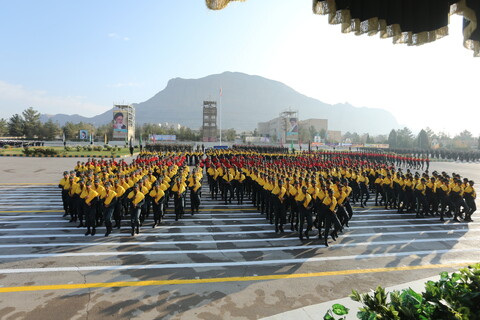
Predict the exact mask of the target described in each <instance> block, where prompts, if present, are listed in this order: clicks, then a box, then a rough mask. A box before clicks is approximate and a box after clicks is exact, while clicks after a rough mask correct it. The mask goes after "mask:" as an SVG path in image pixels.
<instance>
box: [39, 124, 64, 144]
mask: <svg viewBox="0 0 480 320" xmlns="http://www.w3.org/2000/svg"><path fill="white" fill-rule="evenodd" d="M38 131H39V132H38V136H39V137H40V138H42V139H45V140H53V139H55V137H56V136H57V135H59V134H60V133H61V129H60V127H59V126H58V124H56V123H54V122H53V121H52V119H49V120H48V121H47V122H45V123H44V124H43V125H41V126H40V129H39V130H38Z"/></svg>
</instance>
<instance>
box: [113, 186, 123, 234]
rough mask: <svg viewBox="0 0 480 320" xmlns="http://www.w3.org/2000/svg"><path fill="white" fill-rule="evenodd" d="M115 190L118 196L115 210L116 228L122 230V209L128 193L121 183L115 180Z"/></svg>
mask: <svg viewBox="0 0 480 320" xmlns="http://www.w3.org/2000/svg"><path fill="white" fill-rule="evenodd" d="M113 190H114V191H115V193H116V194H117V201H116V202H115V207H114V209H113V219H114V220H115V225H114V226H113V227H114V228H117V229H120V226H121V224H122V216H123V214H122V209H123V202H124V201H125V196H126V193H125V192H126V191H125V188H124V187H123V186H122V185H121V184H120V181H118V180H114V182H113Z"/></svg>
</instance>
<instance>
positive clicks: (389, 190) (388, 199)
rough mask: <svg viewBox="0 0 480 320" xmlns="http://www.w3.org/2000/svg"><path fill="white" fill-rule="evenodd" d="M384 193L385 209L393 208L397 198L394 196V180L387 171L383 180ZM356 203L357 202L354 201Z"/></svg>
mask: <svg viewBox="0 0 480 320" xmlns="http://www.w3.org/2000/svg"><path fill="white" fill-rule="evenodd" d="M382 185H383V193H384V194H385V209H389V208H390V209H391V208H393V203H394V202H395V199H394V197H393V181H392V175H391V174H390V173H387V177H386V178H384V179H383V181H382ZM354 203H355V202H354Z"/></svg>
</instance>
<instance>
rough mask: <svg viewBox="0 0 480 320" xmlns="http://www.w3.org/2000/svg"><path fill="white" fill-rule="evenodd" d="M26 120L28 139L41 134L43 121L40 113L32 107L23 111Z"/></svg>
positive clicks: (25, 131) (25, 129) (25, 126)
mask: <svg viewBox="0 0 480 320" xmlns="http://www.w3.org/2000/svg"><path fill="white" fill-rule="evenodd" d="M22 115H23V120H24V130H23V132H24V134H25V136H26V138H27V139H32V138H34V137H35V136H37V135H38V134H39V131H40V128H41V123H40V113H39V112H38V111H36V110H35V109H33V108H32V107H30V108H28V109H26V110H24V111H23V112H22Z"/></svg>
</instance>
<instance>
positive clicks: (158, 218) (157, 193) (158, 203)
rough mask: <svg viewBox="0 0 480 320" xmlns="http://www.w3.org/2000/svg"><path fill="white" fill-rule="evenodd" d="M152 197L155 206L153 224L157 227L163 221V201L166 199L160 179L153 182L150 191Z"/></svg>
mask: <svg viewBox="0 0 480 320" xmlns="http://www.w3.org/2000/svg"><path fill="white" fill-rule="evenodd" d="M150 197H151V198H152V200H153V201H152V207H153V220H154V222H153V226H152V228H155V227H156V226H157V225H159V224H160V223H161V222H162V217H163V201H164V199H165V192H164V191H163V190H162V188H161V185H160V184H159V181H155V182H154V183H153V188H152V191H150Z"/></svg>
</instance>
